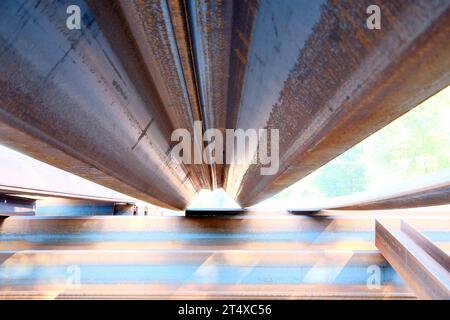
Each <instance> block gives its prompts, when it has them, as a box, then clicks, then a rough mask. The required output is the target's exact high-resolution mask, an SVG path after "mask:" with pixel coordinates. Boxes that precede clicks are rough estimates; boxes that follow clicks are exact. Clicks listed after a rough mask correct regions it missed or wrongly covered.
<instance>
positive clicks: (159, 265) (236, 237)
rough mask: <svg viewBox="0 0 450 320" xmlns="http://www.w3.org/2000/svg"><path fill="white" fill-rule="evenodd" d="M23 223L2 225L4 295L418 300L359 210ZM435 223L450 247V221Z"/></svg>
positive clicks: (0, 290)
mask: <svg viewBox="0 0 450 320" xmlns="http://www.w3.org/2000/svg"><path fill="white" fill-rule="evenodd" d="M423 216H424V215H422V216H420V214H419V215H418V216H417V217H418V219H419V221H420V218H421V217H423ZM427 216H430V215H427ZM24 218H25V217H12V218H8V219H5V220H4V221H3V223H1V224H0V240H1V241H0V297H2V298H17V297H22V298H39V297H41V298H95V297H97V298H98V297H115V298H130V297H139V298H166V299H167V298H183V297H184V298H237V297H245V298H268V297H272V298H288V297H291V298H311V297H315V298H319V297H320V298H412V297H413V296H412V295H411V292H410V291H409V289H408V288H407V287H406V286H405V285H404V284H403V283H402V281H401V279H400V278H399V277H398V276H397V275H396V274H395V272H394V271H393V269H392V268H391V267H390V266H389V265H388V264H387V263H386V261H385V260H384V259H383V257H382V256H381V255H380V253H379V252H378V251H377V250H376V248H375V246H374V240H373V239H374V237H373V235H374V233H373V232H374V217H364V216H363V215H361V214H356V215H355V214H352V213H349V212H347V213H346V215H345V216H342V217H341V216H340V214H339V213H335V214H333V213H332V212H328V213H327V215H326V216H322V217H317V218H314V219H312V218H309V217H300V216H288V215H286V216H283V215H279V214H278V213H274V214H270V213H267V214H266V215H264V216H258V217H257V216H252V215H249V216H235V217H214V218H184V217H85V218H80V217H77V218H62V217H59V218H58V217H55V218H47V217H45V218H43V217H29V218H28V217H27V219H24ZM427 221H428V222H430V221H433V222H434V223H433V224H432V225H431V226H430V225H427V226H425V227H426V228H428V229H430V230H432V232H431V237H432V238H441V241H442V236H441V234H442V230H445V228H448V227H449V224H448V219H447V220H442V219H440V220H432V219H431V220H430V219H428V220H427ZM433 228H434V229H433ZM447 230H448V229H447ZM446 239H447V240H446V241H447V242H448V241H449V240H450V239H449V238H448V237H447V238H446ZM62 243H64V246H63V247H62V246H61V244H62ZM370 266H372V268H373V266H378V267H379V269H377V270H379V272H380V274H379V275H380V283H379V286H375V287H370V286H368V285H367V284H368V279H369V277H370V275H371V273H370V272H369V271H370V270H372V269H370V270H369V267H370ZM74 267H76V268H77V269H74ZM372 271H373V270H372ZM372 271H371V272H372ZM74 272H79V273H78V274H79V279H80V285H79V286H78V287H76V286H75V287H74V286H71V283H70V282H68V280H71V279H72V280H73V277H70V276H71V275H73V274H74ZM76 274H77V273H75V275H76ZM69 277H70V279H69ZM375 284H376V283H375ZM75 285H76V283H75Z"/></svg>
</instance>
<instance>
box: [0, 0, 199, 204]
mask: <svg viewBox="0 0 450 320" xmlns="http://www.w3.org/2000/svg"><path fill="white" fill-rule="evenodd" d="M69 4H78V5H79V6H80V7H81V9H82V12H83V18H82V29H81V31H80V30H68V29H67V28H66V18H67V14H66V8H67V6H68V5H69ZM111 10H112V9H111ZM117 19H119V18H117ZM115 22H116V21H115V20H114V21H112V22H111V26H110V27H111V28H112V30H116V31H117V28H116V29H114V27H116V25H115ZM121 30H122V29H121ZM123 32H126V29H125V28H124V29H123ZM122 35H123V33H119V34H117V38H118V40H120V41H121V42H120V45H121V46H122V47H120V49H121V50H123V54H126V59H124V56H122V51H121V50H118V48H117V45H116V44H115V43H114V42H113V41H112V40H111V39H107V38H106V37H105V35H104V34H103V33H102V31H101V30H100V29H99V26H98V24H97V22H96V20H95V18H94V16H93V15H92V12H91V11H90V10H89V8H88V7H87V6H86V5H85V3H84V2H83V1H60V2H50V1H42V2H38V3H35V2H32V1H13V0H11V1H1V3H0V39H1V40H0V61H1V63H0V103H1V108H0V141H1V143H2V144H6V145H8V146H11V147H12V148H14V149H18V150H20V151H22V152H25V153H27V154H30V155H32V156H33V157H36V158H38V159H40V160H42V161H45V162H47V163H50V164H53V165H55V166H57V167H60V168H62V169H65V170H67V171H70V172H73V173H75V174H77V175H80V176H82V177H84V178H87V179H90V180H93V181H95V182H98V183H100V184H102V185H105V186H107V187H110V188H112V189H116V190H118V191H121V192H123V193H125V194H128V195H131V196H134V197H137V198H140V199H143V200H147V201H150V202H152V203H155V204H157V205H161V206H166V207H171V208H184V207H185V206H186V205H187V204H188V203H189V202H190V200H191V199H192V197H193V196H194V194H195V192H196V190H197V188H198V186H195V183H194V181H193V180H192V179H190V178H189V172H188V170H186V168H184V167H182V166H178V165H176V164H174V163H173V160H172V159H171V157H170V156H169V153H168V152H169V150H170V134H171V131H172V129H173V126H172V123H171V119H170V118H169V117H168V115H167V113H166V110H164V108H163V102H165V100H162V99H164V96H162V92H161V90H160V88H156V87H155V83H154V82H152V81H154V79H149V77H148V74H147V73H146V72H140V71H141V70H139V68H138V66H139V62H140V61H139V59H140V54H139V52H133V51H132V48H131V45H129V44H128V43H127V42H125V41H122V40H123V39H122V38H121V37H122ZM161 97H162V98H161ZM173 109H176V110H180V112H182V110H181V108H177V107H173ZM168 112H170V110H169V111H168Z"/></svg>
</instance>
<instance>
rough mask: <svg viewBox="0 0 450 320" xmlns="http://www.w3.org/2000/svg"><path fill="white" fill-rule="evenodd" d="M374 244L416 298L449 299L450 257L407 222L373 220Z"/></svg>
mask: <svg viewBox="0 0 450 320" xmlns="http://www.w3.org/2000/svg"><path fill="white" fill-rule="evenodd" d="M375 233H376V234H375V244H376V246H377V248H378V249H379V250H380V251H381V253H382V254H383V256H384V257H385V258H386V259H387V260H388V261H389V263H390V264H391V265H392V266H393V267H394V269H395V270H396V271H397V272H398V273H399V274H400V276H401V277H402V278H403V279H404V280H405V282H406V283H407V284H408V286H409V287H410V288H411V289H412V290H413V291H414V293H415V294H416V295H417V297H418V298H420V299H445V300H448V299H450V257H449V256H448V254H447V253H445V252H444V251H442V250H441V249H440V248H439V247H437V246H436V245H435V244H433V242H431V241H430V240H429V239H427V238H426V237H425V236H424V235H423V234H421V233H420V232H418V231H417V230H416V229H415V228H414V227H412V226H411V225H409V224H408V223H406V222H404V221H401V227H400V231H397V232H395V231H394V230H393V229H392V228H389V227H387V226H386V225H384V224H383V223H381V222H380V221H376V227H375Z"/></svg>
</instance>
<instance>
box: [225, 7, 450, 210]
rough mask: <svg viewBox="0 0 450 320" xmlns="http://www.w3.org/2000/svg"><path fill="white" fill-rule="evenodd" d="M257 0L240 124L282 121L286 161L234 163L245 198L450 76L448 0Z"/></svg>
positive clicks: (334, 151)
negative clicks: (377, 18) (264, 168)
mask: <svg viewBox="0 0 450 320" xmlns="http://www.w3.org/2000/svg"><path fill="white" fill-rule="evenodd" d="M369 4H371V2H370V1H329V2H326V3H325V2H324V3H320V2H316V1H276V2H275V1H260V2H259V7H258V13H257V16H256V22H255V26H254V31H253V35H252V44H251V48H250V56H249V62H248V67H247V72H246V80H245V84H244V88H243V91H242V96H241V102H240V109H239V116H238V122H237V127H241V128H244V129H247V128H268V129H279V130H280V149H279V151H280V169H279V171H278V174H276V175H268V176H261V175H260V165H256V164H252V165H248V166H231V167H230V169H229V172H228V178H227V185H226V190H227V191H228V193H229V194H230V195H231V196H234V197H235V198H236V199H237V201H238V203H239V204H240V205H242V206H249V205H252V204H254V203H256V202H258V201H261V200H263V199H265V198H267V197H269V196H271V195H273V194H275V193H277V192H279V191H281V190H282V189H283V188H285V187H287V186H289V185H290V184H292V183H294V182H296V181H298V180H299V179H300V178H302V177H304V176H306V175H307V174H309V173H311V172H312V171H314V170H315V169H317V168H319V167H320V166H322V165H323V164H325V163H326V162H328V161H330V160H331V159H333V158H334V157H336V156H338V155H339V154H341V153H342V152H344V151H345V150H347V149H349V148H350V147H352V146H353V145H355V144H356V143H358V142H359V141H361V140H363V139H364V138H366V137H367V136H369V135H370V134H372V133H374V132H375V131H377V130H378V129H380V128H382V127H383V126H385V125H386V124H388V123H389V122H391V121H392V120H394V119H396V118H397V117H399V116H400V115H402V114H403V113H405V112H407V111H408V110H410V109H411V108H413V107H415V106H416V105H417V104H419V103H420V102H421V101H423V100H424V99H426V98H427V97H429V96H431V95H433V94H434V93H436V92H437V91H439V90H440V89H442V88H444V87H446V86H447V85H449V84H450V42H449V41H448V34H449V32H450V3H449V2H448V1H434V2H432V1H408V0H399V1H383V2H382V3H379V6H380V8H381V12H382V26H381V30H368V29H367V27H366V19H367V16H368V15H367V14H366V8H367V7H368V5H369Z"/></svg>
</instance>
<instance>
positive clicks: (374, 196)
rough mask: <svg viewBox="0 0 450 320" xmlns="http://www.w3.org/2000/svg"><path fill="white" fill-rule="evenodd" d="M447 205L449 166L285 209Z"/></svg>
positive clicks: (449, 201)
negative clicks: (346, 194)
mask: <svg viewBox="0 0 450 320" xmlns="http://www.w3.org/2000/svg"><path fill="white" fill-rule="evenodd" d="M446 204H450V169H444V170H441V171H439V172H435V173H432V174H428V175H425V176H422V177H420V178H418V179H414V180H412V181H408V182H406V183H400V184H397V185H393V186H383V187H382V188H376V189H374V190H369V191H366V192H361V193H357V194H351V195H348V196H343V197H335V198H325V199H322V200H320V201H315V202H313V203H311V204H310V205H309V206H305V207H303V208H302V207H299V208H292V209H290V210H289V211H290V212H293V213H296V212H304V211H308V210H309V211H319V210H324V209H338V210H386V209H401V208H415V207H428V206H439V205H446Z"/></svg>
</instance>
